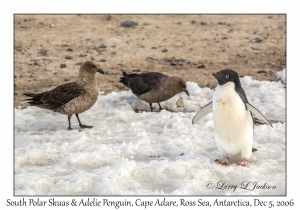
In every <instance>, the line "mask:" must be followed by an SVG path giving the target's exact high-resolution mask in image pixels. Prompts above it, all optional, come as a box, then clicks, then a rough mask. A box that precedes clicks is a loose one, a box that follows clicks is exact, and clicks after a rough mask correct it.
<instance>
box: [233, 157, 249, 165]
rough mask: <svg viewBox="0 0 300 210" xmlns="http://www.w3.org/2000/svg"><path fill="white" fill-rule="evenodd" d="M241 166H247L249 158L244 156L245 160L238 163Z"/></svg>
mask: <svg viewBox="0 0 300 210" xmlns="http://www.w3.org/2000/svg"><path fill="white" fill-rule="evenodd" d="M236 164H237V165H239V166H246V165H247V164H248V160H247V159H246V158H244V159H243V160H241V161H239V162H237V163H236Z"/></svg>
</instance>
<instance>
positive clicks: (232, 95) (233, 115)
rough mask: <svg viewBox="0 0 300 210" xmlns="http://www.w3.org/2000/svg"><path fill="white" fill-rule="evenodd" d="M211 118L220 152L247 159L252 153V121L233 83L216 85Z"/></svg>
mask: <svg viewBox="0 0 300 210" xmlns="http://www.w3.org/2000/svg"><path fill="white" fill-rule="evenodd" d="M213 119H214V127H215V135H216V143H217V147H218V149H219V150H220V152H221V153H222V154H223V155H228V154H230V155H242V157H243V158H246V159H249V158H250V156H251V153H252V141H253V121H252V117H251V114H250V112H249V111H248V110H246V107H245V104H244V103H243V101H242V99H241V98H240V96H239V95H238V93H237V92H236V91H235V90H234V83H232V82H228V83H226V84H224V85H222V86H220V85H218V86H217V88H216V90H215V93H214V97H213Z"/></svg>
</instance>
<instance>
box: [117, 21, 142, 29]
mask: <svg viewBox="0 0 300 210" xmlns="http://www.w3.org/2000/svg"><path fill="white" fill-rule="evenodd" d="M137 25H138V23H137V22H134V21H132V20H125V21H123V22H122V23H121V26H123V27H127V28H129V27H134V26H137Z"/></svg>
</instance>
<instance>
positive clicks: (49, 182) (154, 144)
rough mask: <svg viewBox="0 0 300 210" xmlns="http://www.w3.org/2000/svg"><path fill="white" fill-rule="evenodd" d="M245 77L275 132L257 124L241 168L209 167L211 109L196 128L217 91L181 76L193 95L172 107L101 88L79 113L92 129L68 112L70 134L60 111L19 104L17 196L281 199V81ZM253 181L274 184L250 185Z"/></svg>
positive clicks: (251, 96)
mask: <svg viewBox="0 0 300 210" xmlns="http://www.w3.org/2000/svg"><path fill="white" fill-rule="evenodd" d="M241 83H242V86H243V88H244V90H245V92H246V94H247V98H248V101H249V102H250V103H251V104H252V105H253V106H255V107H256V108H257V109H259V110H260V111H261V113H263V114H264V115H265V116H266V117H267V118H268V119H269V120H274V121H276V123H273V124H272V125H273V128H271V127H269V126H267V125H255V127H254V144H253V147H254V148H257V149H258V151H257V152H255V153H253V156H252V157H251V159H250V161H249V164H248V165H247V166H246V167H242V166H237V165H236V164H235V162H237V161H238V160H240V157H234V156H230V157H229V158H230V164H229V165H226V166H225V165H220V164H217V163H214V160H215V159H217V158H219V157H220V154H219V151H218V149H217V147H216V144H215V139H214V125H213V121H212V114H209V115H207V116H205V117H204V118H203V119H201V120H200V121H199V122H198V123H197V124H195V125H192V118H193V117H194V115H195V114H196V112H197V111H199V109H200V108H201V107H203V106H204V105H206V104H207V103H209V102H210V101H211V100H212V96H213V90H211V89H209V88H200V87H198V86H197V84H196V83H193V82H187V88H188V90H189V92H190V96H189V97H188V96H187V95H186V94H185V93H180V94H178V95H176V96H175V97H173V98H172V99H170V100H168V101H166V102H162V103H161V106H162V108H164V109H167V110H168V111H167V110H162V111H161V112H152V113H151V112H149V109H150V108H149V105H148V104H147V103H145V102H143V101H141V100H139V99H138V98H137V97H136V96H134V95H133V94H132V93H131V91H130V90H128V91H122V92H112V93H110V94H108V95H103V93H102V92H100V95H99V97H98V100H97V102H96V104H95V105H94V106H93V107H92V108H91V109H90V110H88V111H86V112H84V113H82V114H80V115H79V116H80V119H81V122H82V123H83V124H86V125H93V126H94V128H92V129H81V128H80V127H79V126H78V123H77V119H76V117H74V116H73V117H72V119H71V122H72V127H73V128H74V130H71V131H68V130H67V127H68V121H67V116H65V115H61V114H58V113H54V112H51V111H48V110H44V109H40V108H37V107H28V108H27V109H23V110H22V109H15V182H14V183H15V195H285V194H286V190H285V187H286V186H285V183H286V182H285V180H286V176H285V172H286V170H285V168H286V158H285V156H286V150H285V143H286V141H285V136H286V135H285V133H286V122H285V118H286V116H285V110H286V107H285V85H284V84H282V82H281V81H278V82H269V81H256V80H253V79H252V78H251V77H249V76H245V77H243V78H241ZM179 97H182V98H183V101H184V107H182V108H177V107H176V101H177V100H178V98H179ZM153 107H154V108H155V111H158V105H157V104H153ZM134 110H140V111H138V112H135V111H134ZM141 110H142V111H141ZM244 181H246V182H244ZM255 182H258V185H265V186H271V187H273V186H276V188H275V189H266V188H265V189H254V190H250V189H252V188H253V186H254V183H255ZM242 183H243V184H242ZM246 183H248V187H247V188H248V190H246V189H241V188H240V187H241V185H244V186H245V184H246ZM211 184H213V187H211V186H212V185H211ZM230 186H237V188H236V189H233V188H232V187H231V188H230ZM218 187H219V188H223V189H218Z"/></svg>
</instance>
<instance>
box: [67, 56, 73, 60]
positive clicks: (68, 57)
mask: <svg viewBox="0 0 300 210" xmlns="http://www.w3.org/2000/svg"><path fill="white" fill-rule="evenodd" d="M65 58H66V59H68V60H70V59H73V56H72V55H66V57H65Z"/></svg>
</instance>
